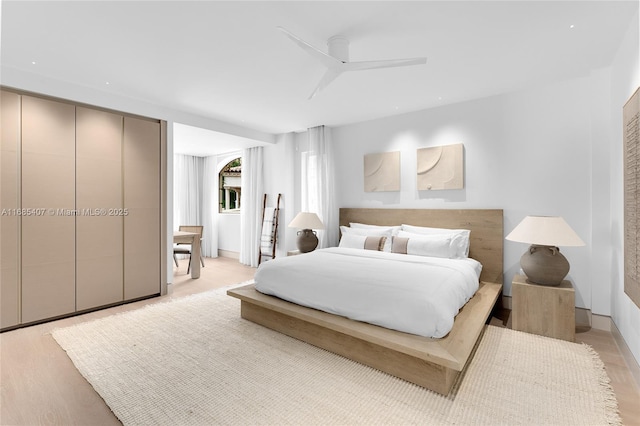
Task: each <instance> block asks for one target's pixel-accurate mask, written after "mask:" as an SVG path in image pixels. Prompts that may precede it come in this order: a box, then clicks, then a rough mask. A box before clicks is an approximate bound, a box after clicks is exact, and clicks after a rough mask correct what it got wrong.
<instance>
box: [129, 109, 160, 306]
mask: <svg viewBox="0 0 640 426" xmlns="http://www.w3.org/2000/svg"><path fill="white" fill-rule="evenodd" d="M123 150H124V157H123V158H124V207H125V208H126V209H127V212H128V214H127V215H126V216H124V297H125V300H128V299H135V298H138V297H144V296H149V295H153V294H159V293H160V265H161V262H160V256H161V255H162V254H163V252H161V247H160V235H161V229H160V183H161V182H160V123H159V122H157V121H149V120H144V119H138V118H131V117H125V119H124V145H123Z"/></svg>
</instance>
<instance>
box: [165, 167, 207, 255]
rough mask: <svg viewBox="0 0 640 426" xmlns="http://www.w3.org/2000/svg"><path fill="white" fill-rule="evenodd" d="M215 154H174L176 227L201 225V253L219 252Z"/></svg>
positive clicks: (174, 222) (174, 225) (174, 215)
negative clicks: (204, 155) (207, 155)
mask: <svg viewBox="0 0 640 426" xmlns="http://www.w3.org/2000/svg"><path fill="white" fill-rule="evenodd" d="M217 167H218V165H217V159H216V157H193V156H191V155H182V154H175V155H174V157H173V227H174V230H176V231H177V230H178V226H180V225H202V226H203V235H202V255H203V256H205V257H217V256H218V230H217V224H216V223H217V220H216V217H217V213H218V210H217V205H218V190H217V188H218V171H217Z"/></svg>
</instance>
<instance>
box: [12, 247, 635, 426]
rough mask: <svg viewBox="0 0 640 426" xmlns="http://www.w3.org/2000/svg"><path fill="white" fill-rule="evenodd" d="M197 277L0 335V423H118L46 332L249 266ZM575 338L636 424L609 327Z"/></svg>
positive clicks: (212, 264) (180, 292) (503, 319)
mask: <svg viewBox="0 0 640 426" xmlns="http://www.w3.org/2000/svg"><path fill="white" fill-rule="evenodd" d="M205 264H206V267H205V268H203V269H202V270H201V277H200V279H198V280H192V279H190V277H189V276H188V275H187V274H186V261H181V262H180V267H179V268H174V277H173V284H172V285H171V286H169V294H168V295H166V296H163V297H161V298H153V299H148V300H144V301H140V302H136V303H131V304H128V305H122V306H118V307H114V308H109V309H105V310H101V311H97V312H92V313H90V314H85V315H81V316H76V317H72V318H66V319H63V320H58V321H54V322H50V323H46V324H40V325H36V326H32V327H28V328H24V329H19V330H13V331H9V332H5V333H2V334H1V335H0V390H1V395H0V396H1V398H0V425H38V424H46V425H118V424H120V422H119V421H118V419H117V418H116V417H115V416H114V415H113V413H111V411H110V410H109V408H108V407H107V406H106V404H105V403H104V402H103V401H102V399H101V398H100V396H98V394H97V393H96V392H95V391H94V390H93V388H92V387H91V385H89V384H88V383H87V381H86V380H84V378H83V377H82V376H81V375H80V373H78V371H77V370H76V369H75V367H74V366H73V364H72V363H71V361H70V360H69V358H68V357H67V356H66V354H65V352H64V351H63V350H62V349H61V348H60V347H59V346H58V345H57V343H56V342H55V341H54V340H53V338H52V337H51V335H50V334H49V333H50V332H51V330H53V329H54V328H57V327H64V326H68V325H72V324H76V323H79V322H83V321H88V320H91V319H94V318H99V317H104V316H107V315H112V314H114V313H116V312H123V311H128V310H132V309H137V308H139V307H141V306H144V305H147V304H151V303H157V302H159V301H163V300H164V299H166V298H175V297H181V296H186V295H188V294H192V293H198V292H202V291H206V290H210V289H213V288H219V287H224V286H227V285H230V284H235V283H238V282H242V281H246V280H249V279H251V278H253V275H254V273H255V269H254V268H250V267H247V266H244V265H241V264H240V263H238V261H237V260H235V259H229V258H217V259H205ZM492 324H494V325H502V326H505V325H506V326H508V325H509V312H508V311H498V312H496V317H494V318H492ZM576 340H577V341H579V342H585V343H587V344H589V345H591V346H592V347H593V348H594V349H595V350H596V351H597V352H598V354H599V355H600V357H601V358H602V360H603V362H604V363H605V365H606V368H607V372H608V374H609V376H610V377H611V382H612V385H613V388H614V390H615V392H616V396H617V398H618V403H619V406H620V411H621V414H622V418H623V422H624V424H625V425H640V391H639V390H638V386H637V385H636V383H635V382H634V379H633V376H632V374H631V373H630V370H629V368H628V367H627V365H626V364H625V361H624V358H623V357H622V355H621V352H620V350H619V349H618V347H617V345H616V343H615V340H614V339H613V337H612V335H611V333H608V332H604V331H599V330H588V331H584V332H579V333H578V334H576Z"/></svg>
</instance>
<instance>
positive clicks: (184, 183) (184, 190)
mask: <svg viewBox="0 0 640 426" xmlns="http://www.w3.org/2000/svg"><path fill="white" fill-rule="evenodd" d="M202 172H203V159H202V158H201V157H193V156H191V155H182V154H175V155H174V156H173V227H174V230H176V231H177V230H178V226H179V225H200V224H201V223H202V222H201V221H202V216H201V214H202V211H201V208H200V206H201V200H202Z"/></svg>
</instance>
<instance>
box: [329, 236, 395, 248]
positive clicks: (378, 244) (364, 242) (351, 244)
mask: <svg viewBox="0 0 640 426" xmlns="http://www.w3.org/2000/svg"><path fill="white" fill-rule="evenodd" d="M386 240H387V237H374V236H366V235H355V234H348V233H347V234H342V238H340V244H339V245H338V247H346V248H354V249H363V250H377V251H382V249H383V247H384V245H385V242H386Z"/></svg>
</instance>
